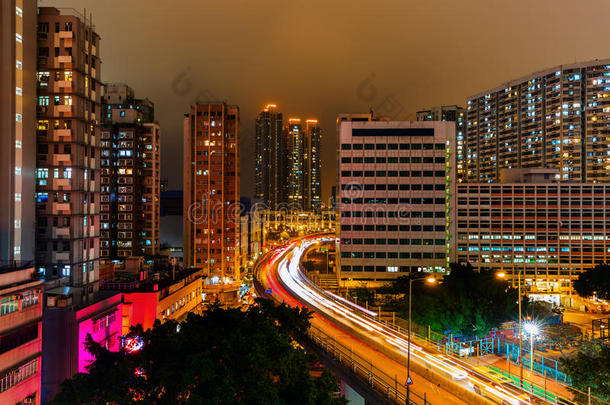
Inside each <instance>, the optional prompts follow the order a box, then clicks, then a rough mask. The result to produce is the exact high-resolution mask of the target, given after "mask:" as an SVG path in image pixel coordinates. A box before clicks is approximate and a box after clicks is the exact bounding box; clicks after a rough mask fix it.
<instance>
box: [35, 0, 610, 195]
mask: <svg viewBox="0 0 610 405" xmlns="http://www.w3.org/2000/svg"><path fill="white" fill-rule="evenodd" d="M585 4H586V7H582V6H584V5H585ZM39 5H40V6H56V7H76V8H77V9H78V11H79V12H82V11H83V9H84V8H86V9H87V13H89V12H91V13H92V14H93V22H94V24H95V26H96V30H97V32H98V34H100V35H101V37H102V42H101V58H102V79H103V80H104V81H105V82H124V83H127V84H129V85H130V86H131V87H133V88H134V90H135V92H136V97H139V98H143V97H148V98H150V99H151V100H152V101H154V103H155V106H156V117H157V120H158V121H159V123H160V124H161V127H162V130H163V138H162V153H161V159H162V177H168V178H169V180H170V188H174V189H175V188H180V187H181V184H182V120H183V114H184V113H185V112H186V111H187V109H188V105H189V104H190V103H192V102H194V101H195V100H196V99H197V97H198V96H199V97H200V98H201V100H202V101H203V100H210V99H212V100H214V101H218V100H220V101H222V100H226V101H228V102H229V103H231V104H237V105H239V107H240V109H241V134H240V136H241V156H242V160H241V162H242V166H241V184H242V195H252V193H253V191H254V190H253V183H254V181H253V177H254V175H253V173H254V171H253V170H254V157H253V151H254V120H255V117H256V113H257V111H258V110H259V109H260V108H262V106H263V105H264V104H265V103H267V102H275V103H277V104H278V106H279V108H280V110H281V111H282V112H284V113H285V117H289V116H300V117H302V118H311V117H315V118H318V119H320V120H321V125H322V128H323V130H324V140H323V149H322V169H323V178H322V181H323V197H324V199H325V200H326V199H328V198H329V196H330V188H331V186H332V185H333V184H334V183H335V165H336V157H335V120H336V115H337V113H339V112H367V111H368V110H369V107H372V108H373V109H374V110H375V111H378V112H379V114H383V115H387V116H390V117H392V118H396V119H415V112H416V111H417V110H419V109H422V108H426V107H429V106H432V105H439V104H458V105H464V104H465V100H466V98H467V97H468V96H469V95H472V94H476V93H479V92H481V91H484V90H486V89H489V88H492V87H495V86H498V85H500V84H501V83H503V82H506V81H508V80H511V79H515V78H517V77H520V76H523V75H525V74H528V73H530V72H533V71H537V70H541V69H543V68H547V67H552V66H554V65H559V64H564V63H572V62H574V61H584V60H591V59H602V58H607V57H610V41H608V29H607V27H608V24H607V16H608V15H610V2H608V0H587V1H583V2H580V1H573V0H572V1H569V0H527V1H524V0H513V1H505V0H503V1H500V0H478V1H474V0H453V1H447V0H442V1H441V0H436V1H435V0H424V1H419V0H418V1H412V0H375V1H362V0H325V1H319V0H310V1H307V2H300V1H293V0H233V1H227V0H215V1H208V0H173V1H168V0H102V1H100V0H40V1H39Z"/></svg>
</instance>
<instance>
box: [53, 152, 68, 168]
mask: <svg viewBox="0 0 610 405" xmlns="http://www.w3.org/2000/svg"><path fill="white" fill-rule="evenodd" d="M53 166H72V158H71V156H70V154H69V153H57V154H54V155H53Z"/></svg>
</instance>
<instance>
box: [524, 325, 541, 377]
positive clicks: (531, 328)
mask: <svg viewBox="0 0 610 405" xmlns="http://www.w3.org/2000/svg"><path fill="white" fill-rule="evenodd" d="M523 328H524V329H525V331H526V332H527V333H528V334H529V335H530V371H534V336H535V335H537V334H538V332H539V329H538V325H536V324H535V323H534V322H531V321H530V322H527V323H526V324H525V325H524V326H523Z"/></svg>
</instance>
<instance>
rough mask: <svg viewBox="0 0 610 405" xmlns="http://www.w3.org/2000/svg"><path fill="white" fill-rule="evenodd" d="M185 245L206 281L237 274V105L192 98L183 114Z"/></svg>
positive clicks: (232, 277) (186, 258)
mask: <svg viewBox="0 0 610 405" xmlns="http://www.w3.org/2000/svg"><path fill="white" fill-rule="evenodd" d="M183 187H184V191H183V192H184V216H183V248H184V253H183V255H184V263H185V265H186V266H193V267H201V268H203V269H204V273H205V274H206V275H208V276H209V277H210V281H211V282H212V283H214V282H220V281H222V282H228V281H234V280H237V279H239V263H238V254H239V249H238V247H239V246H238V238H239V235H238V231H239V225H238V222H239V197H240V196H239V107H237V106H230V105H227V104H225V103H210V104H199V103H197V104H195V105H193V106H191V108H190V110H189V112H188V113H187V114H185V119H184V181H183Z"/></svg>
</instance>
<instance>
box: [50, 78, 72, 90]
mask: <svg viewBox="0 0 610 405" xmlns="http://www.w3.org/2000/svg"><path fill="white" fill-rule="evenodd" d="M72 85H73V83H72V81H71V80H60V81H57V82H55V83H54V84H53V86H54V90H55V92H56V93H59V92H61V91H62V90H66V91H71V90H72Z"/></svg>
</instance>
